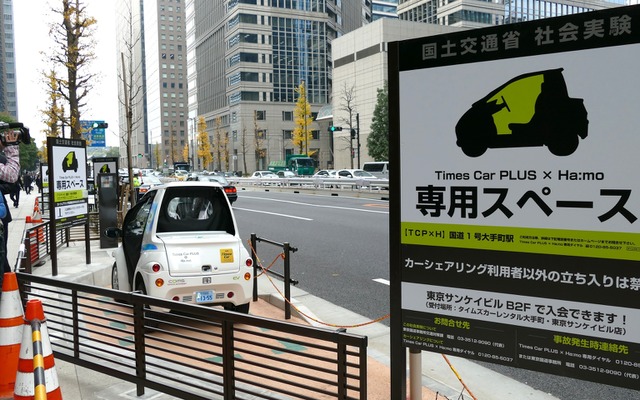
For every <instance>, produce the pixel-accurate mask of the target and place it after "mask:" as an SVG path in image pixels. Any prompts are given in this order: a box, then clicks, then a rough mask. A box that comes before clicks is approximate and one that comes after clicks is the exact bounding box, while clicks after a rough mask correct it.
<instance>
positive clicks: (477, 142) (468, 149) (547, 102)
mask: <svg viewBox="0 0 640 400" xmlns="http://www.w3.org/2000/svg"><path fill="white" fill-rule="evenodd" d="M588 124H589V121H588V119H587V110H586V108H585V107H584V101H583V99H576V98H571V97H569V93H568V91H567V86H566V83H565V80H564V77H563V75H562V68H558V69H551V70H546V71H538V72H531V73H528V74H523V75H520V76H517V77H515V78H513V79H511V80H510V81H508V82H507V83H505V84H503V85H502V86H500V87H498V88H497V89H495V90H493V91H492V92H491V93H489V94H488V95H487V96H485V97H483V98H482V99H480V100H479V101H477V102H475V103H474V104H473V106H472V107H471V108H470V109H469V110H468V111H467V112H466V113H465V114H464V115H463V116H462V117H461V118H460V120H459V121H458V123H457V124H456V137H457V145H458V146H459V147H460V148H461V149H462V151H463V152H464V153H465V154H466V155H467V156H469V157H479V156H481V155H482V154H484V153H485V151H486V150H487V149H488V148H501V147H526V146H547V147H548V148H549V151H550V152H551V153H553V154H555V155H557V156H567V155H570V154H572V153H573V152H574V151H575V150H576V148H577V147H578V143H579V138H582V139H584V138H586V137H587V130H588Z"/></svg>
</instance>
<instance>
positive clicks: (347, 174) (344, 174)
mask: <svg viewBox="0 0 640 400" xmlns="http://www.w3.org/2000/svg"><path fill="white" fill-rule="evenodd" d="M336 178H353V179H367V180H375V179H378V178H377V177H376V176H375V175H373V174H370V173H369V172H367V171H364V170H361V169H340V170H338V171H336Z"/></svg>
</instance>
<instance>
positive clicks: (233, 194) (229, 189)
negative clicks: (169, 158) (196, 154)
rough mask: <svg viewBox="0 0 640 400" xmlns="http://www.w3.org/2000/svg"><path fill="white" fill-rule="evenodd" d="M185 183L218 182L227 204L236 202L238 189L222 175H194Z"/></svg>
mask: <svg viewBox="0 0 640 400" xmlns="http://www.w3.org/2000/svg"><path fill="white" fill-rule="evenodd" d="M187 181H198V182H218V183H220V184H221V185H222V188H223V189H224V193H225V194H226V195H227V198H228V199H229V203H231V204H233V203H234V202H235V201H236V200H238V189H236V187H235V186H234V185H232V184H231V183H229V181H228V180H227V178H225V177H224V176H223V175H218V174H214V173H210V174H208V175H199V174H195V175H194V176H190V177H189V178H187Z"/></svg>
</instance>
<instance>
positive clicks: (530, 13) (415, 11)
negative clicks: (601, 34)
mask: <svg viewBox="0 0 640 400" xmlns="http://www.w3.org/2000/svg"><path fill="white" fill-rule="evenodd" d="M625 4H626V1H625V0H613V1H602V0H586V1H571V0H569V1H567V0H556V1H545V0H505V1H502V0H490V1H478V0H471V1H467V0H453V1H449V2H441V1H438V0H400V2H399V4H398V18H400V19H402V20H405V21H416V22H426V23H430V24H438V25H449V26H459V27H464V28H483V27H486V26H491V25H501V24H507V23H514V22H521V21H531V20H536V19H541V18H549V17H557V16H560V15H569V14H576V13H580V12H587V11H595V10H602V9H605V8H612V7H619V6H622V5H625Z"/></svg>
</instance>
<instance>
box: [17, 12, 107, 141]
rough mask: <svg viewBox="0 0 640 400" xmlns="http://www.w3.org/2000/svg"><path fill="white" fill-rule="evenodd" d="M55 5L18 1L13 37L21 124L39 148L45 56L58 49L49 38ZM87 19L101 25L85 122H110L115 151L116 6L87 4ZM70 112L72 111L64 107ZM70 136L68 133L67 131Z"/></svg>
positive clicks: (83, 116) (42, 127) (99, 26)
mask: <svg viewBox="0 0 640 400" xmlns="http://www.w3.org/2000/svg"><path fill="white" fill-rule="evenodd" d="M58 2H59V1H56V0H14V1H13V14H14V16H13V18H14V20H13V26H14V37H15V56H16V74H17V82H18V88H17V93H18V116H19V121H20V122H22V123H24V124H25V125H26V126H28V127H29V128H30V130H31V135H32V136H33V137H35V138H36V139H37V142H36V143H37V145H38V147H40V146H41V144H42V141H43V140H44V137H45V136H44V133H42V131H43V130H44V129H45V125H44V123H43V122H42V120H43V115H42V113H41V112H40V110H42V109H44V108H45V107H46V102H47V93H46V86H45V84H44V83H43V82H42V71H43V70H47V69H48V68H49V67H48V64H47V63H46V62H45V61H44V56H43V55H42V54H41V52H43V51H48V49H50V48H51V47H52V46H54V43H53V40H52V39H51V38H50V37H49V27H50V21H51V19H52V16H53V15H56V16H57V14H53V13H52V12H51V8H52V7H51V5H52V4H58ZM83 2H84V4H86V6H87V11H88V15H90V16H93V17H95V18H96V19H97V20H98V23H97V28H96V33H95V39H96V42H97V44H96V50H95V53H96V55H97V56H98V58H97V59H96V60H95V61H94V62H93V64H92V67H91V68H92V71H94V72H96V73H98V74H99V79H97V80H96V81H94V82H93V86H94V88H93V90H92V94H91V95H90V97H89V98H88V100H87V103H88V106H87V107H86V108H85V109H84V110H83V114H82V116H81V118H82V119H83V120H104V121H106V122H107V123H109V128H108V129H107V131H106V142H107V145H108V146H117V144H118V138H117V136H116V135H117V131H118V120H117V118H118V93H117V84H118V82H117V71H116V68H117V62H116V60H117V57H116V47H115V46H116V45H115V9H114V7H115V1H113V0H83ZM66 109H67V111H68V107H66ZM66 132H67V135H68V132H69V130H68V128H67V131H66Z"/></svg>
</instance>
